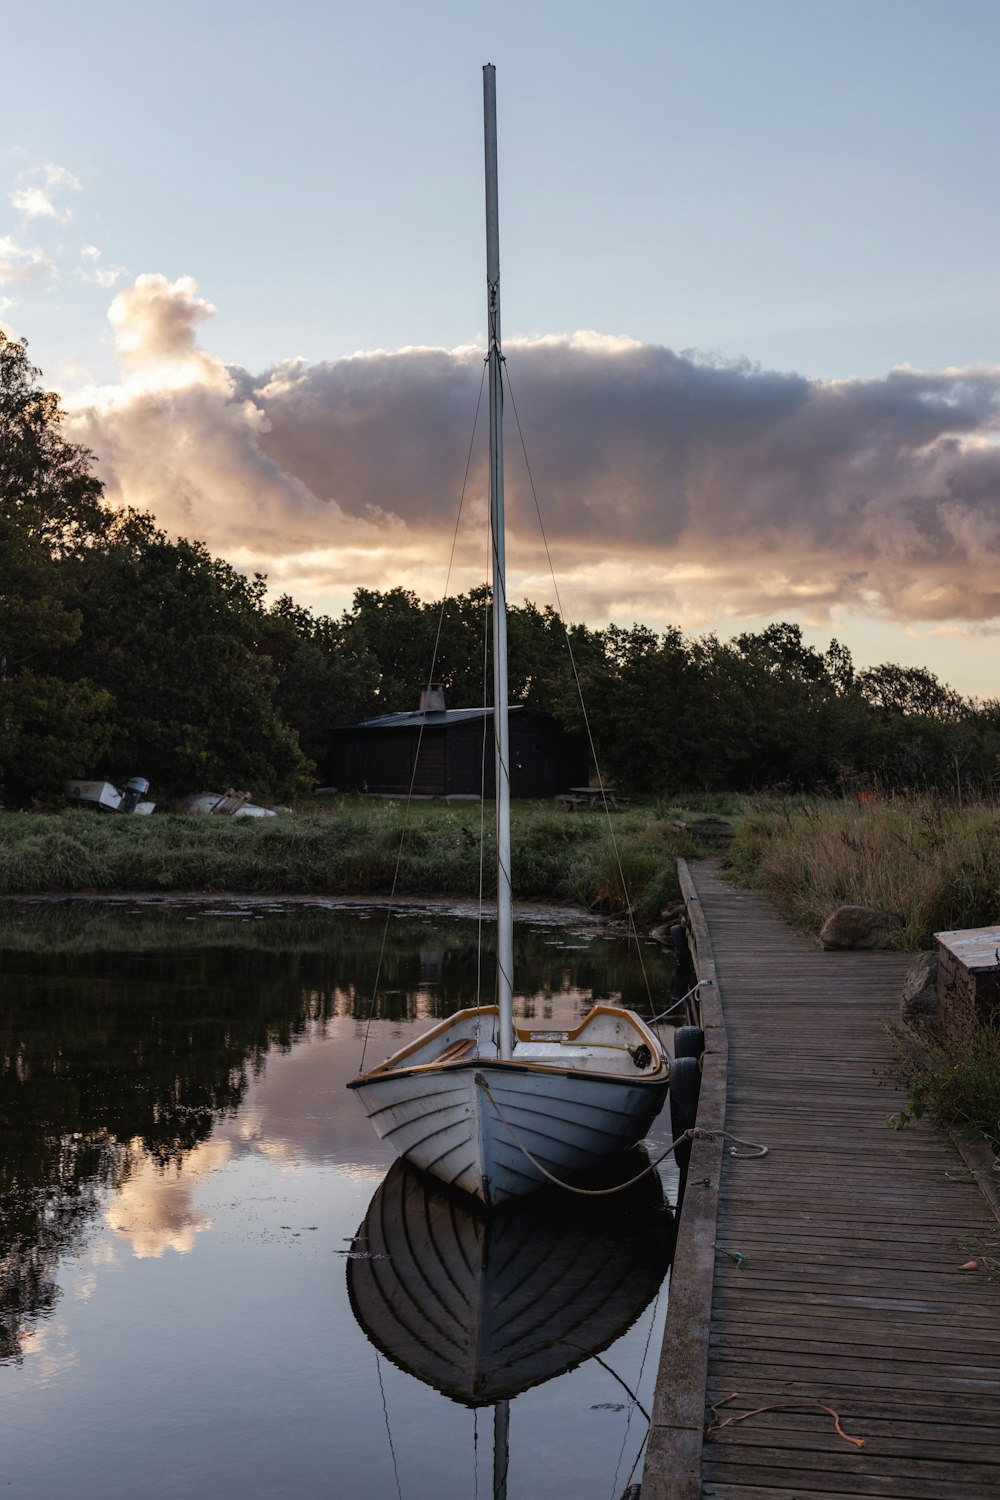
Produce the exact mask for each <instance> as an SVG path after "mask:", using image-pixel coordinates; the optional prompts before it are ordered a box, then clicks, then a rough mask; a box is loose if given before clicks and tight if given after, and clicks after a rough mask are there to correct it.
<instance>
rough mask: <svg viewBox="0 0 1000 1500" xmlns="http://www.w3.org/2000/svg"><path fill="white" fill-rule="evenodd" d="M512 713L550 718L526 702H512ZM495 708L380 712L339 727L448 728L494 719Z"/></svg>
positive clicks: (510, 709)
mask: <svg viewBox="0 0 1000 1500" xmlns="http://www.w3.org/2000/svg"><path fill="white" fill-rule="evenodd" d="M508 712H509V713H512V714H526V713H533V714H539V715H542V716H543V717H545V718H550V717H551V715H549V714H545V713H544V711H543V710H542V709H537V708H528V706H527V705H526V704H524V703H512V704H511V705H510V708H509V710H508ZM492 717H493V708H492V705H491V706H490V707H489V708H444V709H431V710H430V711H429V712H427V713H422V712H421V711H420V709H417V710H416V711H415V712H412V713H405V714H379V715H378V717H377V718H374V719H359V720H357V722H356V723H354V724H338V725H337V728H338V729H419V728H420V726H421V724H422V725H423V726H424V727H425V728H426V729H433V728H447V727H448V726H449V725H452V724H466V723H469V722H472V721H474V720H476V719H492Z"/></svg>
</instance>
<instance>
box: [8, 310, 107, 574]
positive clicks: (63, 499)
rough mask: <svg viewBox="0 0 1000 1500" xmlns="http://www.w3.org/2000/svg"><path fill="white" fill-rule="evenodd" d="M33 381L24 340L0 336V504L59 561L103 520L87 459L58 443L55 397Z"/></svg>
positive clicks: (99, 529)
mask: <svg viewBox="0 0 1000 1500" xmlns="http://www.w3.org/2000/svg"><path fill="white" fill-rule="evenodd" d="M40 375H41V371H40V370H39V369H37V368H36V366H34V365H33V364H31V362H30V361H29V359H28V345H27V340H25V339H11V338H8V337H7V336H6V335H5V334H4V333H3V332H2V331H0V500H2V505H3V510H4V513H5V514H6V515H7V516H8V517H10V518H11V519H16V520H17V521H18V522H19V523H20V526H21V528H23V530H24V532H25V533H26V534H27V535H28V536H30V537H32V538H33V539H35V540H37V541H40V542H42V543H44V544H45V545H46V546H47V547H48V548H49V550H50V551H51V552H53V553H64V552H68V551H73V550H75V549H77V548H79V547H80V546H82V545H85V544H86V543H87V542H88V541H89V540H91V539H92V538H94V537H95V536H100V535H102V534H103V532H104V530H105V528H106V526H107V524H108V521H109V519H110V517H109V513H108V511H107V510H106V508H105V506H104V504H103V486H102V484H101V482H100V480H99V479H98V478H97V476H96V475H95V474H94V472H93V467H92V466H93V454H92V453H91V452H90V451H89V449H87V448H84V447H82V446H81V445H80V444H79V443H71V442H68V441H67V440H66V438H65V437H64V436H63V434H62V431H61V428H62V422H63V416H64V413H63V411H62V409H61V407H60V405H59V400H58V397H57V396H56V395H55V393H54V392H52V391H45V390H42V388H41V387H40V386H39V385H38V378H39V376H40Z"/></svg>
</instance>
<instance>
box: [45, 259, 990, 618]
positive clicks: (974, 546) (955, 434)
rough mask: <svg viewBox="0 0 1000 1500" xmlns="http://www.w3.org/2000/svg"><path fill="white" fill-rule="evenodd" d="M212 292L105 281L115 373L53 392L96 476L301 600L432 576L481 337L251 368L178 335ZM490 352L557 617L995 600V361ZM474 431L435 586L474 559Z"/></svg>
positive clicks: (468, 577)
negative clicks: (761, 361)
mask: <svg viewBox="0 0 1000 1500" xmlns="http://www.w3.org/2000/svg"><path fill="white" fill-rule="evenodd" d="M213 311H214V309H213V307H212V306H211V304H210V303H208V302H207V301H206V300H204V299H203V298H202V297H200V296H199V294H198V289H197V286H196V285H195V283H194V282H193V281H192V280H191V279H190V278H185V277H182V278H180V279H179V280H177V281H173V282H170V281H168V280H167V279H166V278H164V277H162V276H142V277H140V278H139V279H138V280H137V281H136V282H135V283H134V284H133V285H132V286H129V287H127V288H125V289H124V290H123V291H121V292H120V293H119V294H118V296H117V297H116V298H115V300H114V302H113V303H112V308H111V314H110V317H111V323H112V327H113V329H114V334H115V339H116V344H117V348H118V353H119V360H120V366H121V380H120V383H119V384H118V385H115V386H112V387H105V388H101V389H90V390H87V391H84V392H81V393H79V394H78V395H77V396H76V397H75V398H74V399H73V401H72V415H73V423H74V429H75V435H77V436H78V437H79V438H81V439H82V440H83V441H85V442H87V443H88V445H89V446H91V447H92V448H93V449H94V451H95V452H96V454H97V456H98V459H99V461H100V467H101V472H102V474H103V476H104V478H105V480H106V482H107V485H108V494H109V497H110V498H111V499H112V500H113V501H115V502H119V503H124V502H127V503H131V504H134V505H139V506H143V507H148V508H149V509H151V510H152V511H153V512H154V513H155V515H156V516H157V518H158V520H159V521H160V524H161V525H163V526H164V527H165V529H167V530H168V531H169V532H172V533H177V532H179V533H183V534H187V535H194V536H198V537H201V538H202V539H203V540H204V541H205V542H206V543H207V545H208V546H209V547H210V548H211V549H212V550H213V551H215V552H217V553H220V554H221V555H224V556H226V557H228V558H229V559H230V560H232V561H234V562H236V563H238V565H240V566H243V567H246V568H260V569H262V570H263V571H266V572H267V573H268V574H269V576H270V579H271V583H272V587H274V588H275V589H281V590H287V591H289V592H291V593H293V594H295V595H296V597H298V598H300V599H301V600H302V602H304V603H310V604H313V605H314V606H318V607H320V608H331V607H340V606H341V605H342V604H343V603H344V602H346V601H347V599H349V597H350V593H351V591H352V589H353V588H354V587H355V586H357V585H365V586H368V587H389V586H393V585H395V584H404V585H406V586H408V587H412V588H414V589H415V590H416V591H417V592H418V593H421V594H423V595H424V596H425V597H429V596H433V595H439V594H440V592H441V590H442V588H443V586H444V563H445V560H446V558H447V554H448V548H449V546H450V538H451V535H452V531H453V528H454V525H455V516H456V510H457V504H458V498H459V494H460V491H461V488H462V479H463V474H464V470H465V463H466V457H467V453H468V449H469V441H470V435H471V431H472V424H473V418H474V414H475V411H476V404H477V399H478V395H479V388H480V381H481V377H482V368H483V350H482V349H481V348H477V347H475V346H468V347H465V348H459V349H454V350H444V349H432V348H413V349H402V350H399V351H398V352H396V353H386V352H384V351H378V352H372V353H362V354H357V355H355V356H353V357H351V358H345V359H340V360H337V361H335V362H330V363H316V364H306V363H304V362H302V361H298V360H288V361H284V362H280V363H278V364H276V365H274V366H272V367H271V368H270V369H269V370H266V371H264V372H263V373H262V374H260V375H252V374H250V373H248V372H246V371H244V370H239V369H234V368H229V367H227V366H226V365H224V364H223V362H222V361H221V360H220V359H218V358H217V357H216V356H215V355H213V354H212V353H210V352H209V351H208V350H206V349H205V348H203V347H201V346H200V345H199V342H198V331H199V328H200V327H201V326H202V325H204V324H205V323H206V322H207V321H208V320H209V319H210V318H211V316H212V313H213ZM506 354H507V364H508V374H509V376H510V380H511V391H512V395H513V402H512V401H511V400H510V398H508V402H507V418H506V420H507V423H508V506H509V511H508V521H509V529H510V543H509V567H510V576H511V593H512V595H513V596H515V597H517V596H519V595H522V594H523V595H527V596H529V597H533V598H541V597H546V596H547V595H548V593H549V592H550V589H549V586H548V584H547V578H548V570H547V565H546V562H545V556H544V550H543V548H542V546H541V542H540V538H539V532H538V523H537V519H536V517H535V513H534V504H533V500H532V496H531V490H530V487H529V485H528V483H527V482H526V476H525V470H524V464H523V460H522V458H521V453H520V441H519V439H518V435H517V431H516V428H515V424H514V420H513V403H516V407H517V411H518V414H519V415H520V417H521V421H522V423H523V426H524V441H525V445H526V447H527V451H528V455H529V459H530V462H531V467H532V474H533V477H534V481H535V486H536V488H537V492H538V496H539V500H540V503H541V507H542V513H543V518H544V522H545V527H546V531H547V536H548V541H549V547H550V550H551V554H552V559H553V563H554V566H555V571H556V575H557V578H558V581H559V588H560V590H561V592H562V593H563V595H564V601H565V603H566V606H567V611H568V613H569V614H570V615H571V616H572V617H573V618H590V619H601V618H603V619H606V618H617V619H619V620H622V621H623V622H627V621H628V620H629V619H631V618H655V619H660V620H663V619H667V618H669V619H671V620H672V621H673V622H675V623H677V624H679V625H681V626H683V627H685V628H697V627H698V626H699V625H700V624H701V623H702V622H704V621H705V620H708V619H711V618H718V616H719V614H720V610H721V611H724V613H725V614H726V615H727V616H728V617H730V618H732V619H733V620H736V621H738V620H741V619H753V618H759V617H764V616H774V615H776V614H787V615H791V616H792V617H794V618H797V619H802V620H804V621H807V622H809V623H812V624H822V623H823V622H825V621H828V620H829V619H830V617H831V613H832V611H833V610H834V609H848V610H850V611H853V612H854V613H856V614H858V615H862V616H870V617H873V618H880V619H883V620H888V619H891V620H896V621H899V622H901V623H904V622H910V623H918V622H925V623H927V624H931V625H935V626H943V625H945V624H949V623H950V624H952V625H955V626H956V627H957V628H960V627H961V624H962V622H968V623H969V624H973V623H978V624H980V625H983V624H988V622H990V621H991V620H994V619H997V618H1000V584H998V583H997V577H998V566H997V565H998V563H1000V448H998V446H997V444H996V442H995V435H996V430H997V427H998V425H1000V368H980V369H967V370H943V371H937V372H931V371H917V370H911V369H907V368H899V369H895V370H893V371H891V372H890V373H889V374H888V375H886V376H885V377H882V378H879V379H865V380H852V381H815V380H809V379H806V378H805V377H803V376H799V375H796V374H787V373H780V372H775V371H769V370H764V369H761V368H759V367H757V366H753V365H750V364H747V363H745V362H735V361H734V362H727V361H724V360H721V359H705V358H699V357H698V356H696V355H691V354H677V353H674V352H673V351H671V350H670V349H667V348H663V347H661V346H657V345H651V344H642V343H638V342H636V341H633V340H630V339H624V338H608V337H604V336H601V335H599V334H594V333H577V334H573V335H566V336H549V337H545V338H536V339H530V340H522V341H511V342H509V343H508V344H507V347H506ZM479 433H480V437H481V438H482V439H483V442H477V451H476V456H475V458H474V460H473V463H472V466H471V470H470V480H469V486H468V491H467V495H466V513H465V514H466V520H467V522H468V525H467V527H466V528H463V531H462V532H461V534H460V537H459V543H458V548H457V553H456V557H457V566H456V571H455V573H454V575H453V577H452V580H451V587H452V589H455V588H457V587H465V586H467V585H468V584H469V583H471V582H473V581H475V580H476V579H478V578H480V577H481V576H482V572H483V554H484V545H483V539H482V535H481V523H482V521H483V518H484V515H485V485H486V479H485V456H484V454H483V446H484V442H485V412H484V411H481V412H480V418H479ZM722 601H724V603H722Z"/></svg>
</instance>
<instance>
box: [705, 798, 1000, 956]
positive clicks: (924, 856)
mask: <svg viewBox="0 0 1000 1500" xmlns="http://www.w3.org/2000/svg"><path fill="white" fill-rule="evenodd" d="M726 867H727V870H728V872H729V873H730V875H731V876H732V877H733V879H735V880H737V881H739V882H740V883H741V884H745V885H750V886H754V887H756V888H758V889H760V890H763V891H765V892H766V893H767V895H768V896H770V898H771V900H772V901H773V902H774V904H775V906H776V907H777V908H778V910H779V911H780V912H781V914H782V915H783V916H784V917H786V918H787V919H788V920H789V921H790V922H791V923H792V924H793V925H794V926H796V927H799V928H801V929H803V930H804V931H806V932H809V933H811V934H812V935H813V936H815V935H816V934H818V932H819V929H820V927H821V926H822V924H823V922H824V921H825V920H826V918H827V917H828V916H829V915H830V913H831V912H832V911H833V910H834V909H835V908H836V907H838V906H844V905H856V906H878V907H882V908H884V909H885V910H887V911H892V912H896V913H897V914H898V915H899V916H901V917H902V919H903V920H902V925H901V927H900V928H899V930H898V931H897V933H896V934H895V936H894V938H893V945H894V946H895V947H897V948H902V949H914V948H927V947H930V946H931V943H932V940H933V934H934V933H935V932H944V931H948V930H951V929H953V928H959V927H985V926H988V925H989V924H990V923H992V922H996V921H998V920H1000V808H998V806H997V805H996V804H995V803H994V802H985V801H984V802H976V803H972V804H969V803H967V804H966V805H965V806H961V807H960V806H958V805H957V804H955V803H951V802H946V801H943V800H942V799H939V798H933V797H929V796H921V797H914V798H909V799H906V800H905V801H904V800H896V799H892V800H887V801H883V802H875V803H870V802H865V803H859V802H857V801H854V800H852V799H848V798H831V799H829V800H823V801H821V800H819V799H817V798H805V797H803V798H785V799H768V798H754V799H746V802H745V804H744V807H743V812H742V816H741V818H740V819H739V822H738V828H737V836H736V838H735V840H734V842H733V844H732V846H731V848H730V850H729V852H728V858H727V862H726Z"/></svg>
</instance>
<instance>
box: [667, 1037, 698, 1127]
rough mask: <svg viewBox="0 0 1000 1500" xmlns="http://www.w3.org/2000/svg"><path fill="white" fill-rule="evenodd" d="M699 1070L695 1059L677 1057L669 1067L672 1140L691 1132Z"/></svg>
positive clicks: (695, 1109)
mask: <svg viewBox="0 0 1000 1500" xmlns="http://www.w3.org/2000/svg"><path fill="white" fill-rule="evenodd" d="M700 1091H701V1068H700V1067H699V1066H698V1059H697V1058H696V1057H677V1058H675V1059H674V1061H673V1062H672V1063H671V1065H670V1128H671V1130H672V1131H673V1136H674V1140H675V1141H676V1140H677V1138H678V1136H681V1135H683V1134H684V1132H685V1130H691V1129H692V1127H693V1126H694V1123H695V1121H696V1120H697V1118H698V1094H699V1093H700Z"/></svg>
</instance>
